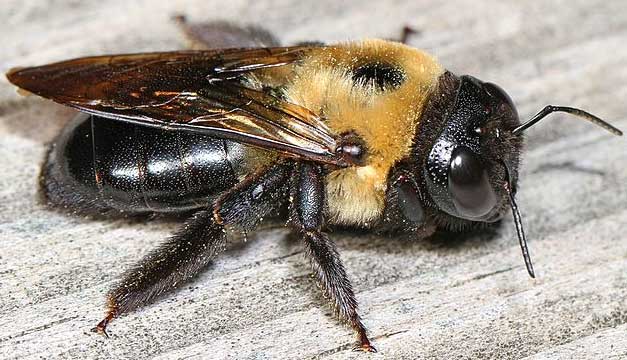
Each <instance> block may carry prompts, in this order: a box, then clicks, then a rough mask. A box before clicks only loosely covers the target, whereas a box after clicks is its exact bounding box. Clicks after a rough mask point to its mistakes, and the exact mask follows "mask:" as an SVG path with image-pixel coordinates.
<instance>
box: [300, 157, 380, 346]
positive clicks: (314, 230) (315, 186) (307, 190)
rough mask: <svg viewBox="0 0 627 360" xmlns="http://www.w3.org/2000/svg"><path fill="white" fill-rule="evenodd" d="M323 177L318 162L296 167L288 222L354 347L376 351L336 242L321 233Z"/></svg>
mask: <svg viewBox="0 0 627 360" xmlns="http://www.w3.org/2000/svg"><path fill="white" fill-rule="evenodd" d="M324 194H325V193H324V177H323V174H322V169H321V167H320V166H319V165H315V164H309V163H303V164H300V165H299V166H298V168H297V169H296V170H295V174H294V176H293V181H292V189H291V199H292V204H291V209H290V212H291V214H290V221H291V223H292V225H293V226H294V227H296V228H297V229H298V230H299V231H300V232H301V233H302V236H303V241H304V242H305V246H306V253H307V256H308V257H309V260H310V262H311V267H312V268H313V271H314V274H315V276H316V279H317V280H318V283H319V284H320V286H321V288H322V290H323V292H324V295H325V297H326V298H327V299H329V301H330V302H331V304H332V305H333V308H334V310H335V313H336V314H337V316H338V317H339V318H340V320H341V321H342V322H345V323H347V324H349V325H350V326H351V327H352V328H353V329H354V330H355V333H356V335H357V339H358V345H357V346H356V347H355V350H362V351H367V352H376V349H375V348H374V347H373V346H372V344H371V343H370V340H369V339H368V335H367V331H366V328H365V326H364V325H363V324H362V322H361V318H360V317H359V314H358V313H357V300H356V299H355V294H354V293H353V287H352V285H351V283H350V280H349V278H348V276H347V275H346V271H345V270H344V265H342V261H341V260H340V254H339V253H338V252H337V249H336V247H335V244H334V243H333V241H331V240H330V239H329V238H328V236H327V235H326V234H325V233H323V232H322V230H321V228H322V223H323V218H322V214H323V209H324Z"/></svg>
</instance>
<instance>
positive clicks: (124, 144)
mask: <svg viewBox="0 0 627 360" xmlns="http://www.w3.org/2000/svg"><path fill="white" fill-rule="evenodd" d="M179 22H180V23H181V25H182V26H183V28H184V30H185V32H186V33H187V35H188V36H190V37H191V38H192V40H193V44H194V48H195V50H189V51H174V52H156V53H141V54H126V55H110V56H93V57H84V58H79V59H73V60H67V61H62V62H57V63H53V64H49V65H44V66H37V67H28V68H20V69H13V70H11V71H9V72H8V73H7V78H8V79H9V81H10V82H11V83H13V84H15V85H16V86H18V87H19V88H21V89H23V90H25V91H27V92H30V93H34V94H36V95H39V96H41V97H44V98H47V99H50V100H53V101H55V102H58V103H60V104H63V105H67V106H70V107H73V108H75V109H78V110H80V111H81V114H80V115H78V116H77V118H76V119H75V120H74V121H72V122H71V123H69V124H68V125H67V126H66V127H65V128H64V129H63V130H62V131H61V133H60V134H59V135H58V137H57V138H56V139H55V140H54V142H53V144H52V145H51V146H50V148H49V150H48V152H47V155H46V159H45V162H44V164H43V166H42V172H41V181H40V185H41V193H42V195H43V197H44V198H45V200H46V201H47V202H48V203H49V204H52V205H54V206H57V207H62V208H67V209H69V210H71V211H73V212H74V213H78V214H87V215H97V216H105V217H115V216H135V215H141V214H155V213H166V214H191V216H190V217H189V219H188V220H187V221H186V222H185V224H184V226H183V227H181V228H180V229H179V230H178V231H177V232H176V233H175V234H174V235H173V236H171V237H170V238H169V239H167V240H166V241H165V242H164V243H163V244H162V245H161V246H159V247H158V248H157V249H155V250H153V251H152V252H151V253H149V254H148V255H147V256H146V257H145V258H144V259H142V260H141V261H140V262H139V263H137V264H136V265H135V266H133V267H132V268H130V269H129V270H128V271H127V272H126V273H125V274H124V275H123V276H122V279H121V280H120V281H119V283H118V284H117V285H116V286H115V287H114V288H113V289H112V290H111V291H110V292H109V294H108V297H107V310H106V315H105V318H104V319H103V320H102V321H101V322H100V323H98V324H97V326H96V327H95V331H97V332H100V333H103V334H105V335H106V334H107V332H106V329H107V325H108V324H109V322H110V321H111V320H112V319H114V318H117V317H119V316H121V315H123V314H125V313H128V312H129V311H132V310H134V309H137V308H139V307H141V306H144V305H146V304H148V303H149V302H151V301H152V300H153V299H155V298H156V297H157V296H159V295H161V294H163V293H165V292H168V291H171V290H173V289H174V288H176V287H177V286H179V285H180V284H181V283H183V282H184V281H186V280H188V279H190V278H191V277H193V276H194V275H195V274H197V273H198V272H200V271H201V270H202V269H203V268H204V267H205V266H206V265H207V263H208V262H209V261H210V260H212V259H213V258H215V257H216V256H217V255H218V253H220V252H221V251H223V250H224V247H225V244H226V234H225V231H226V230H227V229H230V230H237V231H243V232H249V231H252V230H253V229H255V227H257V226H258V225H259V224H260V223H262V222H263V221H264V219H268V218H270V217H275V216H279V217H281V218H282V219H284V222H285V223H286V224H287V226H289V227H291V228H292V229H293V230H294V231H295V232H296V233H298V234H299V235H300V237H301V238H302V243H303V245H304V248H305V250H306V251H305V253H306V256H307V257H308V259H309V261H310V262H311V267H312V269H313V273H314V275H315V277H316V279H317V280H318V282H319V284H320V287H321V289H322V291H323V293H324V295H325V297H326V298H327V299H328V300H329V302H330V303H331V305H332V306H333V308H334V310H335V312H336V314H337V316H338V317H339V319H340V320H341V321H342V322H344V323H346V324H348V325H350V326H351V327H352V329H353V330H354V331H355V334H356V337H357V345H356V349H358V350H363V351H372V352H374V351H376V350H375V347H374V346H373V344H372V343H371V341H370V339H369V338H368V334H367V330H366V327H365V326H364V324H363V322H362V319H361V316H360V315H359V313H358V309H357V301H356V298H355V295H354V292H353V288H352V285H351V282H350V281H349V277H348V275H347V272H346V270H345V268H344V266H343V265H342V261H341V260H340V255H339V253H338V251H337V249H336V246H335V245H334V242H333V241H332V239H331V238H329V236H328V235H327V233H328V230H330V229H332V228H334V227H337V226H342V227H355V228H364V229H369V230H372V231H375V232H381V233H392V234H394V233H403V234H411V235H412V236H414V237H416V238H425V237H428V236H430V235H432V234H433V233H434V232H435V231H436V230H437V229H446V230H452V231H467V230H469V229H473V228H478V227H483V226H486V224H492V223H495V222H497V221H498V220H499V219H501V218H502V217H503V216H504V215H505V214H507V213H508V212H509V211H511V212H512V214H513V218H514V224H515V227H516V230H517V235H518V240H519V242H520V246H521V249H522V253H523V258H524V261H525V264H526V268H527V271H528V273H529V275H530V276H531V277H534V276H535V275H534V270H533V266H532V263H531V259H530V255H529V251H528V248H527V243H526V239H525V233H524V230H523V226H522V220H521V215H520V212H519V210H518V206H517V205H516V201H515V194H516V191H517V183H518V169H519V165H520V162H521V149H522V146H523V135H524V133H525V130H526V129H528V128H529V127H531V126H533V125H534V124H536V123H537V122H538V121H540V120H542V119H544V118H545V117H546V116H548V115H549V114H552V113H554V112H566V113H569V114H572V115H574V116H577V117H579V118H582V119H584V120H588V121H590V122H592V123H594V124H596V125H599V126H601V127H603V128H604V129H606V130H608V131H610V132H611V133H613V134H615V135H622V133H621V131H620V130H618V129H617V128H615V127H613V126H612V125H610V124H608V123H607V122H605V121H603V120H601V119H600V118H598V117H596V116H594V115H592V114H590V113H588V112H585V111H583V110H580V109H576V108H571V107H564V106H546V107H545V108H544V109H543V110H542V111H540V112H539V113H538V114H537V115H535V116H534V117H533V118H532V119H531V120H529V121H527V122H524V123H521V121H520V120H519V117H518V113H517V110H516V108H515V106H514V104H513V102H512V100H511V99H510V98H509V96H508V95H507V94H506V93H505V92H504V91H503V90H502V89H501V88H500V87H499V86H497V85H495V84H493V83H490V82H484V81H481V80H479V79H477V78H475V77H472V76H468V75H463V76H457V75H455V74H453V73H451V72H449V71H447V70H446V69H445V68H444V67H443V66H442V65H441V64H439V63H438V62H437V60H436V59H435V58H434V57H433V56H431V55H429V54H427V53H426V52H424V51H421V50H418V49H415V48H412V47H409V46H407V45H405V44H404V43H401V42H395V41H386V40H374V39H372V40H363V41H352V42H346V43H340V44H336V45H324V44H320V43H302V44H297V45H295V46H287V47H284V46H280V45H279V44H278V42H277V41H276V39H275V38H274V37H273V36H272V35H270V34H269V33H267V32H265V31H263V30H260V29H256V28H244V27H236V26H233V25H228V24H221V23H218V24H188V23H186V22H185V21H184V19H183V18H179ZM216 46H218V47H219V48H215V47H216Z"/></svg>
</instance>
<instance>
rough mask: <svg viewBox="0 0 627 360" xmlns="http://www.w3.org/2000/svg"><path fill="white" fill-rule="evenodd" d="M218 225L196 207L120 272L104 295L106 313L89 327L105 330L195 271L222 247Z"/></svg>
mask: <svg viewBox="0 0 627 360" xmlns="http://www.w3.org/2000/svg"><path fill="white" fill-rule="evenodd" d="M225 244H226V237H225V234H224V231H223V229H222V226H220V225H218V224H216V223H215V222H214V221H213V214H212V213H211V211H207V210H203V211H199V212H197V213H196V214H194V216H193V217H192V218H191V219H189V220H188V221H187V222H186V223H185V225H184V226H183V228H182V229H181V230H179V232H177V233H176V234H174V236H172V237H171V238H170V239H168V240H167V241H166V242H165V243H163V244H162V245H161V246H159V247H158V248H157V249H155V250H153V251H152V252H151V253H149V254H148V255H147V256H146V257H145V258H144V259H142V260H141V261H140V262H139V263H138V264H137V265H135V266H134V267H133V268H131V269H130V270H128V271H127V272H126V273H125V275H123V279H122V281H121V282H120V283H119V284H118V285H117V286H116V287H115V288H114V289H113V290H111V291H110V292H109V295H108V296H107V315H106V317H105V318H104V320H102V321H101V322H100V323H99V324H98V325H97V326H96V327H95V328H94V329H93V331H95V332H99V333H103V334H104V335H107V333H106V327H107V324H108V323H109V322H110V321H111V320H112V319H113V318H114V317H117V316H119V315H121V314H124V313H126V312H129V311H132V310H134V309H136V308H139V307H141V306H143V305H146V304H147V303H149V302H151V301H152V300H153V299H154V298H156V297H157V296H159V295H161V294H163V293H165V292H168V291H170V290H173V289H174V288H176V287H177V286H178V285H180V284H182V283H184V282H185V281H187V280H189V279H190V278H192V277H193V276H194V275H196V274H197V273H199V272H200V271H201V270H202V269H203V268H204V267H205V266H206V265H207V264H208V263H209V261H210V260H211V259H213V258H214V257H215V256H216V255H217V254H218V253H220V252H222V250H224V246H225Z"/></svg>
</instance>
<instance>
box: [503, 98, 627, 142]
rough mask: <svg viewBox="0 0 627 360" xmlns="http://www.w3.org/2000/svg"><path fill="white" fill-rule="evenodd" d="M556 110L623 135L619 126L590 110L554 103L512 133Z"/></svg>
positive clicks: (520, 131)
mask: <svg viewBox="0 0 627 360" xmlns="http://www.w3.org/2000/svg"><path fill="white" fill-rule="evenodd" d="M554 112H565V113H568V114H571V115H575V116H577V117H579V118H581V119H584V120H588V121H590V122H591V123H593V124H595V125H598V126H600V127H602V128H604V129H605V130H607V131H609V132H611V133H612V134H614V135H617V136H623V132H622V131H620V130H618V129H617V128H615V127H614V126H612V125H610V124H609V123H607V122H606V121H604V120H602V119H600V118H598V117H597V116H595V115H592V114H590V113H589V112H586V111H583V110H581V109H576V108H572V107H568V106H554V105H547V106H545V107H544V109H542V110H540V112H539V113H537V114H536V115H534V117H532V118H531V120H529V121H527V122H526V123H524V124H522V125H520V126H518V127H517V128H515V129H514V130H512V134H514V135H520V134H521V133H522V132H523V131H525V130H527V129H528V128H530V127H532V126H533V125H535V124H536V123H537V122H538V121H540V120H542V119H544V118H545V117H546V116H547V115H549V114H551V113H554Z"/></svg>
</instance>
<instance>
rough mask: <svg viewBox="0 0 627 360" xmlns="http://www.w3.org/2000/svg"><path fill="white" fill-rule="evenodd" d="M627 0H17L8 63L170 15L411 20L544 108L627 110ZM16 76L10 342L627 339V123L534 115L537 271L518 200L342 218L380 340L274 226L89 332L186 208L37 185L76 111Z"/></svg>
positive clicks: (211, 348) (618, 117)
mask: <svg viewBox="0 0 627 360" xmlns="http://www.w3.org/2000/svg"><path fill="white" fill-rule="evenodd" d="M626 10H627V3H625V2H624V1H602V0H574V1H541V2H537V1H536V2H527V1H515V2H500V1H496V0H493V1H488V0H483V1H471V0H462V1H455V2H441V1H435V0H425V1H421V2H413V1H391V2H383V1H381V2H372V3H369V4H367V5H364V3H363V2H359V1H344V2H341V4H340V2H335V1H330V0H328V1H319V2H317V4H315V5H314V4H313V3H311V4H304V3H303V2H300V1H293V0H276V1H273V2H271V3H263V2H255V3H251V4H249V2H248V1H245V0H231V1H228V2H223V1H222V2H219V1H214V0H211V1H209V0H204V1H200V0H190V1H185V2H182V1H181V2H168V1H160V2H157V1H148V0H140V1H134V2H129V1H122V0H103V1H95V0H88V1H82V2H75V1H70V0H63V1H56V2H53V3H48V2H43V1H24V0H19V1H18V0H5V1H3V4H2V8H0V19H2V23H0V34H2V35H0V38H1V39H2V41H0V54H2V56H0V71H2V72H5V71H6V70H8V69H9V68H10V67H13V66H19V65H32V64H42V63H46V62H50V61H54V60H61V59H65V58H69V57H75V56H82V55H88V54H102V53H121V52H135V51H149V50H171V49H177V48H183V47H184V41H183V38H182V36H181V35H180V33H179V32H178V31H177V29H176V28H175V26H174V25H173V24H172V22H170V21H169V20H168V19H169V17H170V16H171V15H172V14H174V13H185V14H188V15H189V16H190V17H191V18H192V19H193V20H199V21H200V20H208V19H227V20H232V21H237V22H241V23H258V24H262V25H264V26H266V27H267V28H269V29H270V30H272V31H273V32H276V33H278V34H279V35H280V38H281V40H283V41H284V42H285V43H290V42H295V41H299V40H304V39H319V40H323V41H342V40H346V39H357V38H363V37H394V36H395V35H396V34H397V33H398V31H399V30H400V27H401V25H402V24H410V25H412V26H414V27H417V28H418V29H420V30H421V34H420V36H418V37H416V38H414V39H413V40H412V44H413V45H415V46H418V47H423V48H425V49H427V50H429V51H431V52H433V53H434V54H436V55H437V56H438V57H439V58H440V60H441V62H442V63H443V64H445V65H446V66H447V67H448V68H450V69H451V70H453V71H455V72H458V73H460V74H461V73H469V74H473V75H475V76H477V77H479V78H482V79H486V80H491V81H494V82H496V83H498V84H500V85H501V86H502V87H503V88H505V89H506V90H508V92H510V94H511V95H512V97H513V98H514V100H515V102H516V103H517V105H518V106H519V111H520V114H521V116H522V117H523V118H528V117H530V116H531V115H533V113H534V112H536V111H537V110H539V109H540V108H541V107H542V106H544V105H545V104H547V103H555V104H572V105H577V106H581V107H583V108H586V109H590V110H592V111H594V112H595V113H598V114H599V115H601V116H603V117H604V118H607V119H608V120H611V121H612V122H613V123H615V124H616V125H617V126H619V127H622V128H623V129H627V111H626V108H625V105H624V99H625V98H627V66H626V65H627V47H625V46H624V44H625V42H626V40H627V11H626ZM71 115H72V112H71V111H70V110H67V109H65V108H63V107H61V106H57V105H55V104H51V103H49V102H46V101H43V100H41V99H37V98H34V97H26V98H24V97H20V96H18V95H17V94H16V93H15V90H14V88H13V87H12V86H10V85H9V84H8V82H7V81H6V79H4V78H3V77H1V78H0V154H2V156H0V169H2V173H1V174H0V358H27V359H30V358H33V359H34V358H41V357H44V358H94V359H99V358H102V359H104V358H135V359H143V358H152V357H156V358H159V359H170V358H209V357H210V358H250V359H271V358H272V359H274V358H281V359H282V358H312V357H317V358H342V359H345V358H346V359H351V358H390V359H393V358H406V359H415V358H433V359H440V358H460V359H466V358H492V359H503V358H523V357H529V358H532V359H563V358H581V359H596V358H617V359H618V358H627V353H626V352H625V351H626V350H625V349H626V345H627V343H626V341H627V333H626V330H627V328H626V327H625V324H626V322H627V275H626V274H627V261H626V260H627V237H626V235H625V229H627V205H626V204H627V167H626V166H625V164H626V163H627V142H626V141H625V139H624V138H613V137H611V136H609V135H607V134H605V133H604V132H602V131H600V130H597V129H595V128H592V127H590V126H589V125H588V124H585V123H583V122H578V121H575V120H572V119H566V117H565V116H559V115H556V116H555V118H553V119H548V120H546V123H545V124H543V126H538V127H537V128H535V129H532V130H531V131H529V138H528V141H527V153H526V155H525V158H524V165H523V169H522V175H521V176H522V182H521V190H520V193H519V202H520V206H521V208H522V210H523V211H524V222H525V224H526V225H527V231H528V236H529V238H530V239H531V243H530V246H531V251H532V255H533V257H534V260H535V263H536V267H537V271H538V275H539V276H538V279H537V280H530V279H528V277H527V275H526V273H525V271H524V266H523V263H522V259H521V258H520V255H519V249H518V245H517V241H516V240H515V232H514V229H513V225H512V222H511V219H507V220H506V221H505V223H504V224H503V226H502V227H500V228H499V229H497V230H496V231H494V232H486V233H485V234H478V235H476V236H473V237H470V238H468V239H465V240H463V241H461V240H453V239H451V240H450V241H439V242H434V241H423V242H408V241H402V240H400V239H394V238H392V239H390V238H382V237H376V236H363V235H355V234H350V233H342V234H336V235H335V236H334V238H335V239H336V240H337V243H338V246H339V248H340V251H341V254H342V256H343V259H344V261H345V263H346V266H347V268H348V269H349V272H350V275H351V278H352V280H353V283H354V285H355V288H356V291H357V293H358V298H359V300H360V305H361V313H362V315H363V317H364V319H365V322H366V324H367V325H368V327H369V328H370V330H371V333H372V336H373V337H374V339H375V344H376V345H377V347H378V349H379V350H380V352H379V354H376V355H364V354H356V353H353V352H351V351H350V346H351V341H352V335H351V332H350V330H348V329H346V328H344V327H342V326H340V325H338V324H337V322H336V321H335V319H334V318H333V317H332V316H331V313H330V310H329V309H328V307H327V306H326V305H325V302H324V300H323V299H322V298H321V297H320V296H319V295H318V293H317V289H316V286H315V284H314V283H313V281H312V280H311V278H310V275H309V270H308V266H307V262H306V261H305V260H304V258H303V253H302V249H301V247H300V245H299V244H298V242H295V241H293V240H290V239H288V236H287V232H286V231H285V230H283V229H273V230H265V231H261V232H259V233H258V234H256V235H255V236H252V237H251V238H249V240H248V241H246V242H244V241H243V240H241V239H234V240H233V241H231V243H230V248H229V250H228V251H227V252H226V253H225V254H224V256H222V257H220V258H219V259H218V260H217V261H215V263H214V264H212V266H211V267H210V268H209V269H208V271H206V272H205V273H203V274H202V275H201V276H199V277H198V278H197V279H196V280H195V281H193V282H191V283H190V284H189V285H187V286H185V287H183V288H182V289H181V290H180V291H178V292H177V293H176V294H173V295H171V296H167V297H164V298H163V299H162V300H160V301H158V302H156V303H155V304H154V305H152V306H149V307H147V308H145V309H143V310H141V311H138V312H136V313H133V314H130V315H128V316H125V317H123V318H121V319H118V320H117V321H115V322H114V323H112V325H111V328H110V332H111V335H112V336H111V338H110V339H104V338H102V337H100V336H96V335H94V334H92V333H90V332H89V329H90V328H91V327H92V326H93V325H94V324H95V323H96V322H97V321H98V320H100V317H101V316H102V313H103V310H102V307H103V300H104V294H105V292H106V291H107V289H108V288H109V286H111V284H112V283H113V282H114V281H115V279H116V277H117V276H118V275H119V274H120V273H121V272H122V271H123V270H124V269H125V268H126V267H127V266H129V264H131V263H132V262H133V261H135V260H137V259H139V258H140V257H141V256H142V255H144V254H146V253H147V252H148V251H149V250H150V249H151V248H152V247H154V246H155V245H156V244H158V243H159V241H160V240H161V239H163V238H164V237H166V236H167V235H168V234H169V233H170V232H171V231H172V230H173V229H175V228H176V226H177V225H178V224H177V223H176V222H174V221H165V222H164V221H150V222H147V223H143V224H138V223H128V222H124V221H95V220H89V219H82V218H77V217H73V216H71V215H68V214H64V213H61V212H55V211H50V210H47V209H45V208H43V207H42V206H41V205H39V204H38V203H37V201H36V189H37V187H36V185H37V175H38V171H39V169H38V168H39V164H40V162H41V159H42V157H43V152H44V150H45V144H46V142H47V141H50V140H51V139H52V137H53V136H54V134H55V133H56V132H57V131H58V130H59V129H60V128H61V127H62V126H63V124H64V123H65V121H67V119H68V118H69V117H71Z"/></svg>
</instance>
